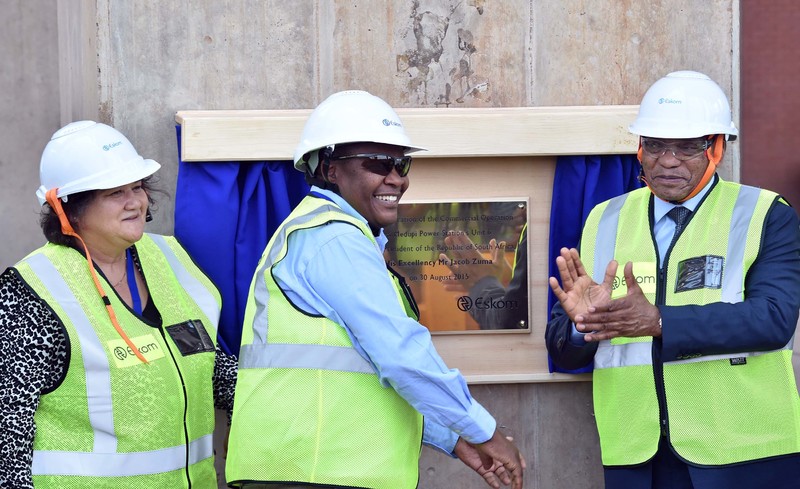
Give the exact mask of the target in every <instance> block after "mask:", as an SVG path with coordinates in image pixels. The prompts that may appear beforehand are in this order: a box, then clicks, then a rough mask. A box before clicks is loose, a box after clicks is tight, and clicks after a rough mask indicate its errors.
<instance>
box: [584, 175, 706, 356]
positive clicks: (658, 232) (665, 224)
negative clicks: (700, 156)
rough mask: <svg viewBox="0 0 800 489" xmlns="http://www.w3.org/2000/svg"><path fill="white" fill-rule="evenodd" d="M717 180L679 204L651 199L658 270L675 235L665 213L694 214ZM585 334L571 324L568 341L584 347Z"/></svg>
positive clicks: (673, 224)
mask: <svg viewBox="0 0 800 489" xmlns="http://www.w3.org/2000/svg"><path fill="white" fill-rule="evenodd" d="M717 178H718V177H717V176H716V175H714V176H713V177H712V178H711V179H710V180H709V181H708V183H706V185H705V187H703V189H702V190H701V191H699V192H698V193H697V195H695V196H694V197H692V198H691V199H689V200H687V201H686V202H682V203H680V204H673V203H671V202H667V201H664V200H661V199H659V198H658V197H655V198H653V235H654V236H655V238H656V246H657V247H658V260H659V263H658V266H659V268H660V267H661V260H662V259H663V257H664V255H665V254H666V253H667V248H669V243H670V242H671V241H672V235H673V234H675V221H673V220H672V219H671V218H670V217H669V216H668V215H667V213H668V212H669V211H671V210H672V209H673V208H674V207H677V206H679V205H682V206H683V207H686V208H687V209H689V210H690V211H692V212H694V211H695V209H697V206H698V205H699V204H700V201H701V200H703V197H705V195H706V194H707V193H708V191H709V190H710V189H711V184H713V183H714V182H715V181H716V179H717ZM624 265H625V264H624V263H620V264H619V266H621V267H622V266H624ZM585 334H588V333H581V332H580V331H578V329H577V328H576V327H575V323H573V324H572V332H571V333H570V335H569V341H570V342H571V343H572V344H573V345H576V346H580V345H585V344H586V341H584V339H583V335H585Z"/></svg>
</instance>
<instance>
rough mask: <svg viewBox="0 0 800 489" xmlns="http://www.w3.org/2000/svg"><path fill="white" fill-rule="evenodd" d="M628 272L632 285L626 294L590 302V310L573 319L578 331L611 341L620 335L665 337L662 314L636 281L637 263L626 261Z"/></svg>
mask: <svg viewBox="0 0 800 489" xmlns="http://www.w3.org/2000/svg"><path fill="white" fill-rule="evenodd" d="M607 273H608V272H606V274H607ZM624 273H625V283H626V284H627V286H628V293H627V294H626V295H625V297H621V298H619V299H614V300H612V301H608V302H605V303H598V304H594V305H590V306H589V307H587V310H586V312H583V313H580V314H578V315H576V317H575V319H573V321H574V322H575V327H576V328H577V329H578V331H581V332H589V333H588V334H587V335H586V336H584V337H583V338H584V339H585V340H586V341H601V340H610V339H611V338H616V337H618V336H623V337H630V338H632V337H636V336H656V337H657V336H661V326H660V323H659V321H660V319H661V313H660V312H659V310H658V308H657V307H656V306H654V305H653V304H651V303H650V301H648V300H647V297H645V295H644V292H642V289H641V287H639V283H638V282H636V277H634V275H633V263H631V262H628V263H626V264H625V271H624ZM562 304H563V303H562ZM570 317H571V316H570Z"/></svg>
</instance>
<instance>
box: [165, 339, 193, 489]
mask: <svg viewBox="0 0 800 489" xmlns="http://www.w3.org/2000/svg"><path fill="white" fill-rule="evenodd" d="M158 330H159V331H160V332H161V337H162V338H163V339H164V344H166V345H167V351H168V352H169V357H170V358H171V359H172V364H173V365H175V372H177V374H178V378H179V379H180V381H181V390H182V391H183V441H184V446H185V447H186V450H185V453H186V464H185V465H184V472H185V473H186V483H187V484H189V486H188V489H192V478H191V476H190V475H189V433H188V430H187V428H186V416H187V415H188V409H189V395H188V394H187V392H186V382H185V381H184V380H183V374H181V369H180V367H179V366H178V361H177V360H175V355H174V354H173V352H172V347H171V346H170V344H169V340H168V339H167V337H166V333H165V331H164V327H163V325H162V326H159V327H158Z"/></svg>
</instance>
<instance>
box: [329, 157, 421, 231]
mask: <svg viewBox="0 0 800 489" xmlns="http://www.w3.org/2000/svg"><path fill="white" fill-rule="evenodd" d="M403 152H404V149H403V148H402V147H400V146H392V145H388V144H378V143H352V144H347V145H342V146H337V147H336V151H334V153H333V155H332V158H341V157H342V156H348V155H355V154H382V155H389V156H393V157H401V156H403ZM373 165H377V166H375V167H374V168H373ZM381 167H382V165H381V164H380V163H379V162H374V161H370V160H368V159H366V158H348V159H342V160H336V161H332V162H331V165H330V169H329V170H328V180H329V181H330V182H331V183H333V184H336V185H337V186H338V187H339V194H340V195H341V196H342V198H344V200H346V201H347V203H348V204H350V205H351V206H353V208H354V209H355V210H356V211H358V213H359V214H361V216H362V217H364V218H365V219H366V220H367V222H368V223H369V225H370V227H372V228H373V230H374V229H376V228H383V227H386V226H388V225H390V224H394V223H395V222H397V208H398V204H399V202H400V198H401V197H402V196H403V194H404V193H405V191H406V189H408V175H406V176H404V177H401V176H400V175H399V174H398V173H397V170H396V169H392V170H391V172H389V174H388V175H385V176H384V175H381V173H385V172H381V171H380V170H381Z"/></svg>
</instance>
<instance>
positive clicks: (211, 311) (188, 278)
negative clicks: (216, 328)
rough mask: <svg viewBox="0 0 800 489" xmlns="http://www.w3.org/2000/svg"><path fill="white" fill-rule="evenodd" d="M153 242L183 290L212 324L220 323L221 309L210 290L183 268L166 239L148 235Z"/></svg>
mask: <svg viewBox="0 0 800 489" xmlns="http://www.w3.org/2000/svg"><path fill="white" fill-rule="evenodd" d="M148 236H149V237H150V238H152V240H153V242H154V243H155V244H156V246H158V249H160V250H161V252H162V253H164V258H166V259H167V262H168V263H169V266H170V268H172V271H173V273H175V276H176V277H177V278H178V282H179V283H180V284H181V287H183V290H185V291H186V293H187V294H188V295H189V297H191V298H192V299H193V300H194V301H195V302H196V303H197V305H198V306H199V307H200V309H201V310H202V311H203V313H204V314H205V315H206V317H207V318H208V320H209V321H211V324H218V323H219V315H220V307H219V304H218V303H217V299H216V298H215V297H214V296H213V295H212V294H211V292H210V291H209V290H208V288H207V287H206V286H205V285H203V284H202V283H200V281H199V280H197V279H196V278H195V277H194V276H193V275H192V274H191V273H190V272H189V270H187V269H186V267H184V266H183V263H181V261H180V260H179V259H178V257H177V256H176V255H175V252H174V251H172V248H170V246H169V245H168V244H167V241H166V238H164V236H161V235H158V234H148Z"/></svg>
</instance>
